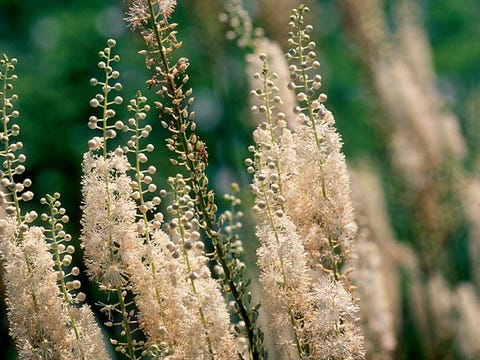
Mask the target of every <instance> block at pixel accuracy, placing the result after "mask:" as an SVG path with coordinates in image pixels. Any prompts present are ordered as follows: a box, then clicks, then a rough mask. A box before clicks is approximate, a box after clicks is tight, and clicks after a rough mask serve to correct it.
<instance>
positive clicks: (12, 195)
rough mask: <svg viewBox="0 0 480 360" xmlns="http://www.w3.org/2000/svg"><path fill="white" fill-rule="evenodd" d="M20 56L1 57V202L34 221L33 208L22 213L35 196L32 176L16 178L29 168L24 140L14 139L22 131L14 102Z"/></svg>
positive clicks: (20, 218)
mask: <svg viewBox="0 0 480 360" xmlns="http://www.w3.org/2000/svg"><path fill="white" fill-rule="evenodd" d="M16 64H17V59H15V58H12V59H9V58H8V57H7V56H6V55H3V57H2V58H1V60H0V83H1V87H0V97H1V100H2V102H1V108H0V119H1V124H2V127H1V128H0V158H1V159H2V170H0V185H1V186H0V206H2V207H3V208H4V209H5V211H6V213H7V214H8V215H12V216H16V217H17V219H18V221H19V223H20V222H23V221H25V223H27V224H28V223H31V222H33V221H34V220H35V219H36V218H37V214H36V212H34V211H32V212H29V213H27V214H25V215H22V214H21V211H20V201H30V200H32V198H33V192H31V191H29V190H28V188H29V187H30V186H31V185H32V181H31V180H30V179H28V178H25V179H23V180H16V178H17V176H18V175H22V174H23V173H24V172H25V166H24V163H25V161H26V156H25V155H24V154H22V153H19V151H20V150H22V149H23V143H22V142H21V141H14V138H15V137H17V136H18V135H19V134H20V126H19V125H18V124H15V123H14V121H15V119H17V118H18V117H19V115H20V114H19V112H18V110H16V109H15V108H14V103H15V102H16V101H18V95H17V94H15V93H13V83H14V81H15V80H17V76H16V75H15V74H14V73H13V72H14V71H15V65H16ZM19 230H20V231H26V230H27V226H26V225H21V226H20V228H19Z"/></svg>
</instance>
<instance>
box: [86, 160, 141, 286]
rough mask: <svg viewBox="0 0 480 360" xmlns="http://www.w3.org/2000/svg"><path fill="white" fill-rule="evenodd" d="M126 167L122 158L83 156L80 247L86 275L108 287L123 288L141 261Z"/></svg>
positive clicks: (134, 208) (129, 180)
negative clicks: (129, 270)
mask: <svg viewBox="0 0 480 360" xmlns="http://www.w3.org/2000/svg"><path fill="white" fill-rule="evenodd" d="M129 168H130V164H129V163H128V160H127V158H126V157H125V156H124V155H120V154H119V155H117V154H115V153H110V154H109V156H107V158H104V157H103V156H97V155H93V154H92V153H91V152H88V153H86V154H85V155H84V160H83V172H84V175H83V180H82V193H83V207H82V208H83V217H82V246H83V247H84V249H85V262H86V265H87V271H88V274H89V275H90V276H91V277H92V278H95V279H96V280H97V281H98V282H99V283H100V284H102V285H104V286H106V287H107V288H112V287H113V288H115V287H116V286H120V285H123V284H124V281H125V279H126V274H127V272H128V269H127V268H128V267H129V266H133V265H134V262H135V261H137V260H138V259H139V258H141V257H140V256H139V254H138V251H139V249H141V247H140V248H139V247H138V246H137V245H138V236H137V235H138V234H137V232H136V228H137V226H136V222H135V220H136V218H135V217H136V204H135V202H134V201H133V199H132V198H131V194H132V187H131V178H130V177H129V176H127V175H126V171H127V170H129Z"/></svg>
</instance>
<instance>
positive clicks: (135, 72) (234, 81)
mask: <svg viewBox="0 0 480 360" xmlns="http://www.w3.org/2000/svg"><path fill="white" fill-rule="evenodd" d="M281 2H282V0H278V3H281ZM312 3H314V4H315V10H316V11H315V12H314V15H313V16H314V18H313V19H314V20H315V24H314V25H315V27H316V33H315V34H316V35H315V36H316V39H315V40H316V41H317V44H318V49H319V54H320V57H321V63H322V69H321V72H322V76H323V79H324V80H323V83H324V91H325V92H326V93H327V94H328V96H329V101H328V107H329V109H330V110H332V111H333V113H334V114H335V118H336V121H337V126H338V129H339V132H340V133H341V134H342V136H343V140H344V143H345V145H344V151H345V153H346V156H347V160H348V161H349V162H351V163H355V161H357V160H358V159H363V158H365V157H366V158H368V159H369V160H370V161H371V162H372V163H374V164H376V165H377V166H378V167H379V169H380V172H381V173H382V174H383V175H384V177H385V178H384V181H385V182H386V183H389V182H390V178H389V177H390V176H393V175H392V174H391V173H390V171H391V170H390V165H389V161H390V160H389V156H388V154H387V150H386V147H387V144H386V143H385V139H384V138H383V132H382V131H383V129H382V128H381V127H380V128H379V127H378V124H377V123H376V122H375V121H374V120H373V119H377V118H378V112H379V110H378V104H377V103H376V100H375V97H374V96H373V94H372V91H371V90H370V88H369V86H368V83H367V82H368V81H367V80H368V78H367V76H365V74H364V72H363V71H362V66H361V64H360V61H359V60H358V58H359V57H358V54H356V53H355V51H354V49H353V48H352V45H351V43H350V38H349V36H348V35H347V34H346V32H345V31H344V28H343V22H342V16H341V12H340V3H339V2H338V1H335V0H317V1H315V2H313V1H312ZM393 3H395V1H386V4H385V10H386V11H387V14H388V10H389V8H390V7H392V6H393ZM245 4H246V6H247V8H248V9H249V11H250V13H251V15H252V17H253V19H254V22H255V24H256V25H258V26H262V27H264V28H265V30H266V33H267V35H271V36H275V29H274V28H273V25H272V24H276V25H279V24H280V26H283V24H285V23H286V22H287V21H288V19H287V18H278V17H276V18H274V15H273V14H272V13H266V12H264V11H262V1H260V0H259V1H252V0H250V1H245ZM418 4H419V5H420V9H421V16H422V19H423V21H424V25H425V29H426V31H427V34H428V36H429V39H430V41H431V46H432V50H433V60H434V66H435V71H436V76H437V78H436V79H437V83H438V86H439V89H440V92H441V93H442V95H443V96H444V98H445V99H446V100H447V103H446V106H448V107H450V108H451V109H452V111H453V112H454V113H455V114H456V115H457V116H458V118H459V119H460V124H461V128H462V130H463V135H464V136H465V139H466V142H467V145H468V147H469V150H470V152H469V156H468V157H467V158H466V159H465V164H464V165H465V166H466V167H467V168H471V169H473V168H475V164H476V160H477V158H478V154H479V150H480V145H479V139H480V5H479V2H478V0H462V1H458V0H421V1H418ZM127 5H128V4H127V3H126V2H123V1H113V0H103V1H98V0H82V1H68V0H63V1H60V0H42V1H40V0H22V1H17V0H0V53H7V54H8V55H9V56H10V57H16V58H18V60H19V63H18V66H17V71H16V72H17V74H18V76H19V80H18V81H17V84H16V92H17V93H18V94H19V96H20V100H19V102H18V110H19V111H20V113H21V117H20V126H21V140H22V141H23V143H24V145H25V147H24V153H25V154H26V155H27V163H26V166H27V173H28V174H27V176H28V177H30V178H31V179H32V180H33V184H34V185H33V191H34V193H35V194H36V198H37V200H38V199H39V198H40V197H41V196H43V194H45V193H53V192H55V191H58V192H60V193H61V194H62V199H61V200H62V203H63V205H64V206H65V207H66V208H67V211H68V212H69V214H70V218H71V221H70V224H69V226H70V228H69V231H70V232H71V233H72V234H73V235H74V237H78V234H79V228H78V222H79V219H80V217H81V214H80V209H79V205H80V202H81V201H80V195H81V194H80V176H81V169H80V163H81V159H82V154H83V152H85V151H86V149H87V147H86V143H87V140H88V138H89V137H90V136H91V134H90V132H89V130H88V128H87V121H88V117H89V116H90V115H91V114H92V113H93V111H92V109H91V108H90V107H89V105H88V102H89V99H90V98H91V97H92V96H94V95H95V93H96V90H95V89H93V88H92V87H91V86H90V85H89V79H90V77H92V76H97V75H98V74H99V72H98V69H97V67H96V63H97V61H98V60H97V55H96V54H97V52H98V51H99V50H100V49H102V48H103V47H104V46H105V41H106V39H107V38H110V37H113V38H116V39H117V47H116V50H117V51H118V53H119V54H120V56H121V57H122V62H121V63H120V66H119V70H120V73H121V81H122V83H123V85H124V97H125V98H126V99H127V98H130V97H132V96H133V95H134V94H135V92H136V90H137V89H141V90H142V91H144V92H145V93H147V91H146V90H144V89H145V86H144V83H145V80H147V78H148V74H147V73H146V72H145V71H144V67H143V59H142V57H141V56H140V55H138V54H137V51H138V50H140V49H141V46H142V45H141V41H140V39H139V38H138V36H137V35H136V34H132V33H131V32H130V31H129V30H128V29H126V27H125V23H124V21H123V17H124V16H125V15H124V13H125V10H126V7H127ZM220 11H221V2H220V1H217V0H185V1H179V5H178V9H177V12H176V13H175V21H176V22H178V23H180V27H179V32H180V34H179V38H180V39H181V40H183V41H184V46H183V48H182V49H181V50H180V55H183V56H187V57H188V58H189V59H190V63H191V66H190V68H189V71H190V79H191V86H192V87H193V89H194V94H195V96H196V99H197V100H196V107H197V115H198V118H197V120H198V126H199V133H200V134H201V136H202V137H203V138H204V139H205V140H206V142H207V144H208V147H209V153H210V157H209V162H210V169H209V174H210V177H211V180H212V184H213V186H214V187H215V188H216V189H217V190H218V192H219V193H220V194H221V193H224V192H226V191H228V188H229V184H230V183H231V182H232V181H237V182H239V183H240V184H241V186H242V187H243V188H246V184H247V183H248V181H249V176H248V175H247V174H246V172H245V171H244V165H243V160H244V158H245V157H247V155H248V153H247V150H246V149H247V146H248V145H250V143H251V132H252V130H253V128H254V126H255V124H254V122H253V120H251V118H250V114H249V111H248V108H249V106H248V103H249V98H248V91H249V85H248V81H249V78H248V76H247V74H246V63H245V58H244V56H245V55H246V50H242V49H239V48H238V47H237V46H236V45H235V44H234V43H233V42H230V41H228V40H226V39H225V31H226V27H225V25H224V24H222V23H220V22H218V21H217V16H218V13H219V12H220ZM146 95H147V97H150V98H153V97H154V96H153V94H148V93H147V94H146ZM122 116H126V115H125V114H120V117H122ZM158 128H159V126H158ZM164 135H165V134H164V133H163V132H162V130H160V129H156V130H155V131H154V133H153V134H152V138H151V139H152V142H154V143H155V144H156V146H157V149H162V146H163V143H164V140H163V138H164ZM167 160H168V155H167V154H166V153H165V152H163V151H158V152H156V155H155V156H154V158H152V161H153V162H155V163H157V164H161V166H157V167H158V168H160V169H162V173H160V174H158V179H159V180H158V182H159V185H160V186H162V185H163V184H164V183H163V182H164V178H165V176H168V175H172V174H173V173H174V171H175V170H174V169H171V168H170V166H169V165H168V161H167ZM387 190H388V186H387ZM395 191H398V190H395V189H393V190H392V193H391V194H387V197H388V198H389V200H390V202H389V209H390V212H391V218H392V226H393V228H394V229H395V230H396V233H397V235H398V236H399V237H400V238H402V239H404V240H405V241H407V242H408V241H411V242H413V241H414V239H413V238H414V235H413V234H414V230H412V228H411V217H412V214H411V213H410V212H409V209H408V207H406V205H405V204H402V202H401V201H400V200H398V199H397V198H395ZM392 194H393V195H392ZM248 201H249V200H248V196H246V203H247V206H248ZM31 206H35V205H34V204H32V205H31ZM456 236H457V237H456V238H455V239H456V240H455V241H452V244H453V245H452V246H453V248H454V251H455V258H454V260H453V261H455V262H457V263H458V266H456V267H455V269H456V270H455V271H456V272H455V273H454V274H450V281H451V282H453V283H456V282H459V281H461V280H469V279H470V278H471V277H472V274H471V273H470V267H469V264H468V260H466V258H467V257H468V256H467V251H468V250H467V249H466V246H465V244H464V243H463V242H462V241H464V240H462V236H463V237H465V236H464V235H462V234H461V233H460V232H456ZM457 238H458V239H457ZM254 246H255V245H254V241H253V240H252V244H250V247H248V246H247V248H250V249H251V250H250V252H253V248H254ZM0 290H1V291H2V292H3V287H2V288H1V289H0ZM0 295H1V294H0ZM2 299H3V297H2ZM0 312H1V320H0V321H1V323H0V359H14V358H15V353H14V350H13V345H12V343H11V341H10V339H9V337H8V327H7V322H6V317H5V304H4V302H3V300H2V302H1V303H0ZM406 322H407V323H408V319H407V321H406ZM479 326H480V324H479ZM402 336H404V338H402V340H401V341H399V346H398V348H399V349H398V350H397V355H396V356H395V358H398V359H423V358H427V357H428V355H426V354H425V353H422V350H421V346H420V345H418V341H417V340H418V339H411V338H409V334H403V335H402Z"/></svg>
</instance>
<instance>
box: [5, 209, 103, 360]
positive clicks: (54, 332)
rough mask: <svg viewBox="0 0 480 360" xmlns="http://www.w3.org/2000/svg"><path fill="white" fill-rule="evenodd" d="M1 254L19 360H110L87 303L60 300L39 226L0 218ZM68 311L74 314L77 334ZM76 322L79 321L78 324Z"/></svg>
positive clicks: (13, 335) (11, 325)
mask: <svg viewBox="0 0 480 360" xmlns="http://www.w3.org/2000/svg"><path fill="white" fill-rule="evenodd" d="M0 228H1V234H0V239H1V241H0V258H1V259H2V261H3V263H4V271H5V272H4V281H5V286H6V289H7V299H6V301H7V306H8V318H9V322H10V335H11V336H12V338H13V339H14V340H15V343H16V345H17V350H18V353H19V358H20V359H39V358H40V359H67V360H68V359H72V360H74V359H79V358H82V356H83V359H91V360H94V359H99V358H102V359H108V358H109V356H108V355H107V352H106V350H105V345H104V344H103V341H102V336H101V333H100V330H99V328H98V326H96V324H95V322H94V319H93V314H92V313H91V311H90V309H89V308H88V307H82V308H79V309H74V308H71V307H70V306H69V304H68V303H67V302H65V301H63V296H62V294H61V292H60V289H59V287H58V285H57V278H58V274H57V272H56V271H55V270H54V269H55V264H54V261H53V259H52V255H51V253H50V252H49V246H48V244H47V243H46V241H45V236H44V233H43V229H42V228H40V227H30V228H28V229H26V230H24V231H22V232H19V227H18V226H17V224H16V221H15V220H14V219H13V218H11V217H7V218H5V219H1V220H0ZM70 312H78V316H76V317H75V318H76V320H77V321H78V324H81V325H83V326H80V327H78V326H77V329H79V330H80V332H79V333H77V334H75V333H74V331H73V329H72V327H71V321H72V317H71V314H70ZM78 324H77V325H78Z"/></svg>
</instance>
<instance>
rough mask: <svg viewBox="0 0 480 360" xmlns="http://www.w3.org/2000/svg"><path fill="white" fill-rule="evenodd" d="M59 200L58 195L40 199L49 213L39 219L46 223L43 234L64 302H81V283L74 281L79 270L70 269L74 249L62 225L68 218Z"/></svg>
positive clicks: (75, 268) (82, 297)
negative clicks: (51, 256) (52, 260)
mask: <svg viewBox="0 0 480 360" xmlns="http://www.w3.org/2000/svg"><path fill="white" fill-rule="evenodd" d="M59 199H60V194H59V193H54V194H53V195H47V196H46V197H44V198H41V199H40V203H41V204H45V205H47V206H48V207H49V210H50V211H49V213H42V214H41V215H40V218H41V219H42V220H43V221H44V222H46V223H47V226H46V227H45V228H44V234H45V238H46V240H47V242H48V244H49V248H50V251H51V252H52V254H53V258H54V262H55V268H56V272H57V283H58V284H59V287H60V290H61V291H62V294H63V297H64V299H65V301H67V302H69V303H71V302H83V301H85V298H86V296H85V293H83V292H78V290H79V289H80V288H81V283H80V281H79V280H78V279H76V277H78V275H79V274H80V269H79V268H78V267H76V266H73V267H72V260H73V254H74V253H75V247H74V246H73V245H72V244H70V241H71V240H72V236H71V235H70V234H68V233H67V232H65V229H64V224H66V223H68V221H69V218H68V215H66V210H65V208H63V207H62V206H61V205H62V204H61V203H60V200H59Z"/></svg>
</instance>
